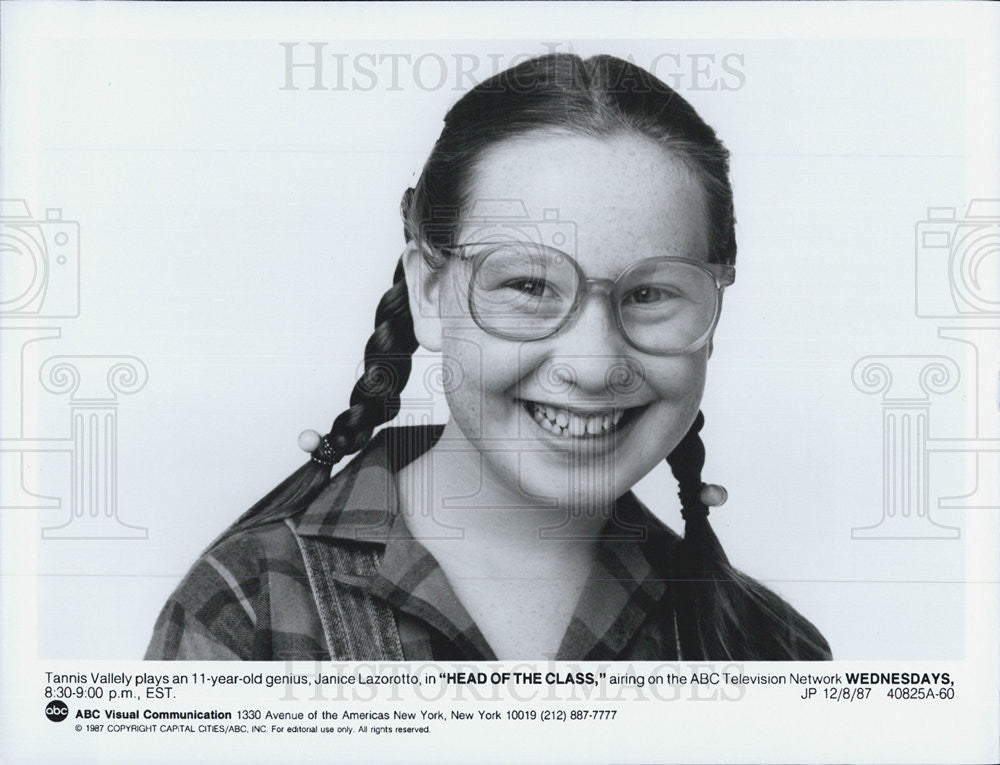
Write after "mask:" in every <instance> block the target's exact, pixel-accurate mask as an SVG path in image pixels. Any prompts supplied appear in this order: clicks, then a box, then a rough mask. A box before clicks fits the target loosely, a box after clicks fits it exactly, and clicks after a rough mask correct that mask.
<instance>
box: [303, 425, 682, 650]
mask: <svg viewBox="0 0 1000 765" xmlns="http://www.w3.org/2000/svg"><path fill="white" fill-rule="evenodd" d="M442 431H443V427H442V426H416V427H403V428H385V429H383V430H381V431H380V432H379V433H378V434H376V435H375V437H374V438H373V439H372V440H371V442H370V443H369V444H368V446H367V447H366V448H365V449H364V450H363V451H362V452H361V453H360V454H359V455H357V457H355V458H354V460H352V461H351V463H350V464H349V465H347V467H345V468H344V469H343V470H341V471H340V472H339V473H338V474H337V475H336V476H334V478H333V479H332V480H331V481H330V483H329V485H328V486H327V487H326V489H325V490H324V491H323V492H322V493H321V494H320V495H319V497H317V498H316V499H315V500H314V501H313V502H312V504H310V506H309V507H308V509H307V510H306V512H305V513H304V514H303V515H301V516H300V517H299V518H298V520H297V523H296V532H297V533H298V534H301V535H304V536H314V537H325V538H329V539H337V540H341V541H353V542H358V543H362V544H370V545H377V546H378V547H380V548H381V549H382V550H383V553H382V557H381V561H380V564H379V567H378V570H377V572H376V574H375V575H374V576H371V577H359V576H353V575H350V574H342V573H337V574H335V576H336V578H337V579H338V580H339V581H342V582H344V583H345V584H350V585H353V586H357V587H362V588H365V589H366V590H368V591H369V592H371V593H372V594H374V595H376V596H378V597H381V598H383V599H384V600H385V601H387V602H388V603H389V604H391V605H392V606H393V607H394V608H396V609H398V610H400V611H402V612H405V613H408V614H410V615H412V616H414V617H416V618H418V619H420V620H422V621H424V622H426V623H427V624H429V625H430V626H432V627H433V628H434V629H436V630H438V631H439V632H440V633H441V634H443V635H444V636H445V637H446V638H448V639H449V640H451V641H452V642H453V643H454V644H455V645H456V646H457V647H458V648H460V649H461V651H462V652H463V653H464V654H465V655H466V656H469V657H470V658H474V659H482V660H495V659H496V656H495V654H494V653H493V650H492V649H491V648H490V646H489V644H488V643H487V642H486V639H485V638H484V637H483V635H482V633H481V632H480V631H479V628H478V627H477V626H476V624H475V623H474V622H473V620H472V617H470V616H469V614H468V612H467V611H466V609H465V607H464V606H463V605H462V604H461V602H460V601H459V600H458V597H457V596H456V595H455V593H454V591H453V590H452V588H451V585H450V584H449V583H448V580H447V577H446V576H445V573H444V571H443V570H442V569H441V567H440V565H438V562H437V560H436V559H435V558H434V557H433V556H432V555H431V554H430V552H428V550H427V549H426V548H425V547H424V546H423V545H422V544H420V542H418V541H417V540H415V539H414V538H413V536H412V535H411V534H410V532H409V530H408V529H407V527H406V524H405V523H404V522H403V519H402V515H401V514H400V512H399V494H398V490H397V488H396V473H397V472H398V471H399V470H400V469H401V468H402V467H403V466H404V465H406V464H407V463H408V462H410V461H411V460H413V459H415V458H416V457H418V456H419V455H420V454H422V453H423V452H425V451H426V450H428V449H429V448H430V447H431V446H433V444H434V442H435V441H437V439H438V438H439V437H440V436H441V432H442ZM614 518H615V519H616V520H617V521H618V523H617V524H616V526H617V527H618V529H619V530H620V531H621V533H620V534H616V535H615V538H612V536H611V535H609V534H608V533H607V531H606V532H605V536H604V537H602V538H601V539H600V540H599V541H598V545H597V554H596V559H595V562H594V567H593V569H592V571H591V574H590V578H589V580H588V582H587V583H586V585H585V586H584V590H583V593H582V595H581V597H580V600H579V602H578V603H577V606H576V609H575V612H574V615H573V617H572V619H571V620H570V624H569V627H568V628H567V630H566V634H565V635H564V636H563V640H562V644H561V646H560V647H559V652H558V654H557V656H556V657H555V658H556V659H557V660H562V659H577V660H581V659H615V658H617V657H618V655H619V654H620V653H621V652H622V650H623V649H624V648H625V647H626V646H627V645H628V643H629V641H630V640H631V638H632V637H633V636H634V635H635V633H636V632H637V630H638V629H639V627H640V626H641V625H642V623H643V622H644V621H645V620H646V619H647V618H648V617H649V615H650V614H651V613H654V612H657V611H659V610H660V609H659V608H657V606H658V604H660V602H661V601H665V600H666V598H667V594H668V593H667V582H666V578H665V577H666V576H667V574H666V573H665V572H664V570H663V569H662V565H661V563H660V561H663V560H665V559H667V558H668V557H669V555H668V548H669V546H671V545H672V544H673V543H675V542H676V541H677V539H678V537H677V536H676V535H675V534H674V533H673V532H671V531H670V530H669V529H667V528H666V527H665V526H664V525H663V524H662V523H660V521H659V520H657V519H656V518H655V516H653V515H652V513H650V511H649V510H648V509H647V508H646V507H645V506H644V505H643V504H642V503H641V502H639V500H638V499H636V497H635V495H633V494H632V493H631V492H628V493H626V494H625V495H623V496H622V497H621V498H619V500H618V501H617V502H616V506H615V516H614ZM650 553H652V554H650Z"/></svg>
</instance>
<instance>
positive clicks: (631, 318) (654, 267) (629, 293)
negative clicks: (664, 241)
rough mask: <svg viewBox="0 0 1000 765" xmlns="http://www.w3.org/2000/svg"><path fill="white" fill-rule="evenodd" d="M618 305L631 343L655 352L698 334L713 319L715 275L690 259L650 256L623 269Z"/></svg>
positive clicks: (677, 347) (683, 344)
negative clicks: (627, 269)
mask: <svg viewBox="0 0 1000 765" xmlns="http://www.w3.org/2000/svg"><path fill="white" fill-rule="evenodd" d="M618 296H619V298H618V301H619V302H618V311H619V315H620V316H621V321H622V326H623V327H624V329H625V333H626V334H627V335H628V336H629V338H630V339H631V340H632V342H633V343H635V344H637V345H639V346H641V347H642V348H648V349H651V350H653V351H656V352H660V353H671V352H676V351H684V350H688V349H689V348H691V347H692V346H693V345H695V344H696V343H698V342H699V341H701V340H703V339H704V337H705V335H707V333H708V332H709V330H711V328H712V324H713V322H714V321H715V314H716V308H717V300H718V292H717V290H716V285H715V279H714V278H712V276H711V274H709V273H708V272H707V271H705V270H704V269H701V268H699V267H698V266H696V265H694V264H691V263H678V262H676V261H669V260H665V261H656V260H654V261H650V262H649V263H647V264H643V265H642V266H640V267H638V268H635V269H633V270H632V271H630V272H629V273H627V274H626V275H625V278H624V279H623V280H622V282H621V283H620V284H619V288H618Z"/></svg>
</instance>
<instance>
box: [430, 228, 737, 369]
mask: <svg viewBox="0 0 1000 765" xmlns="http://www.w3.org/2000/svg"><path fill="white" fill-rule="evenodd" d="M468 250H474V252H473V253H472V254H467V251H468ZM441 252H443V253H444V254H446V255H457V256H458V257H459V258H461V259H462V260H469V261H471V263H472V274H471V276H470V278H469V311H470V312H471V314H472V318H473V319H474V320H475V322H476V324H478V325H479V327H480V328H481V329H483V330H484V331H485V332H488V333H489V334H491V335H494V336H495V337H500V338H504V339H507V340H541V339H543V338H546V337H550V336H551V335H554V334H555V333H556V332H558V331H559V330H560V329H562V328H563V327H565V326H566V325H567V324H568V323H569V322H570V321H572V319H573V317H574V316H576V314H577V313H578V312H579V310H580V308H581V306H582V305H583V302H584V299H585V298H586V296H587V294H588V293H590V292H591V291H594V292H602V293H604V294H605V295H607V297H608V300H609V302H610V305H611V310H612V313H613V315H614V317H615V322H616V324H617V325H618V329H619V330H620V331H621V333H622V336H623V337H624V338H625V340H626V341H628V343H629V345H631V346H632V347H633V348H636V349H638V350H640V351H643V352H644V353H650V354H655V355H658V356H674V355H680V354H685V353H692V352H694V351H696V350H698V349H699V348H701V347H702V346H704V345H705V343H706V342H708V339H709V338H710V337H711V336H712V332H713V331H714V330H715V325H716V324H717V323H718V321H719V312H720V310H721V307H722V291H723V290H724V289H725V288H726V287H728V286H730V285H731V284H733V282H734V281H735V280H736V269H735V268H734V267H733V266H728V265H721V264H717V263H704V262H701V261H698V260H691V259H688V258H674V257H660V258H648V259H646V260H640V261H638V262H636V263H633V264H632V265H631V266H629V267H628V268H626V269H625V270H624V271H622V272H621V274H619V275H618V278H617V279H588V278H587V277H586V275H585V274H584V272H583V269H582V268H580V265H579V263H577V262H576V261H575V260H574V259H573V258H572V257H571V256H569V255H568V254H566V253H565V252H562V251H561V250H557V249H555V248H554V247H549V246H547V245H542V244H536V243H533V242H519V241H505V242H466V243H463V244H458V245H454V246H452V247H447V248H441Z"/></svg>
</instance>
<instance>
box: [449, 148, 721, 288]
mask: <svg viewBox="0 0 1000 765" xmlns="http://www.w3.org/2000/svg"><path fill="white" fill-rule="evenodd" d="M470 191H471V196H472V200H471V201H472V204H471V206H470V208H469V209H468V212H467V214H466V215H465V216H464V218H463V221H462V231H461V232H460V237H459V238H460V241H474V240H475V239H474V238H475V237H477V236H479V237H482V236H488V237H489V238H490V239H495V238H497V237H505V236H506V234H507V233H508V232H509V233H510V235H511V237H512V238H521V239H530V240H533V241H534V240H540V241H541V242H542V243H544V244H550V245H553V246H556V247H558V248H559V249H561V250H565V251H566V252H569V253H570V254H571V255H573V256H574V257H575V258H577V260H578V261H579V262H580V264H581V265H582V266H583V267H584V269H586V270H588V272H591V273H592V274H593V275H595V276H596V275H598V274H599V273H600V274H601V275H609V276H613V275H615V274H616V273H617V272H618V271H620V270H621V269H622V268H624V267H625V266H626V265H628V264H629V263H632V262H634V261H636V260H640V259H642V258H649V257H656V256H662V255H670V256H675V257H687V258H694V259H698V260H707V259H708V252H709V242H708V230H709V229H708V216H707V214H706V209H705V202H704V193H703V191H702V188H701V184H700V183H699V181H698V180H697V179H696V178H695V177H694V176H693V174H692V173H691V172H690V170H689V169H688V168H687V166H686V165H685V164H684V163H683V162H681V161H680V160H679V159H678V158H677V157H676V156H674V155H673V154H672V153H671V152H670V151H669V150H667V149H665V148H664V147H662V146H660V145H659V144H656V143H654V142H653V141H652V140H651V139H649V138H646V137H645V136H641V135H635V134H622V135H616V136H611V137H591V136H578V135H553V134H546V133H533V134H528V135H527V136H524V137H521V138H517V139H510V140H508V141H505V142H504V143H502V144H499V145H497V146H495V147H492V148H491V149H489V150H487V151H486V152H484V153H483V155H482V156H481V157H480V159H479V161H478V163H477V165H476V167H475V170H474V171H473V174H472V183H471V186H470ZM470 237H473V238H471V239H470Z"/></svg>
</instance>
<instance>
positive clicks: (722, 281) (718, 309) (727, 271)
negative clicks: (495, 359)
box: [435, 240, 736, 356]
mask: <svg viewBox="0 0 1000 765" xmlns="http://www.w3.org/2000/svg"><path fill="white" fill-rule="evenodd" d="M499 244H529V245H532V246H533V247H538V248H541V249H543V250H549V251H552V252H554V253H558V254H559V255H561V256H563V257H565V258H566V259H567V260H568V261H569V262H570V263H571V264H572V266H573V268H574V269H575V270H576V274H577V290H576V295H575V296H574V298H573V304H572V305H571V306H570V308H569V310H568V311H567V312H566V315H565V316H564V317H563V318H562V319H561V320H560V321H559V323H558V324H556V325H555V327H554V328H553V329H551V330H549V331H547V332H546V333H545V334H543V335H539V336H538V337H521V336H518V335H512V334H508V333H505V332H504V331H503V330H500V329H497V328H495V327H488V326H485V324H484V321H483V319H482V317H481V316H480V315H479V312H478V311H477V310H476V306H475V303H474V301H473V299H472V295H473V292H474V290H473V289H472V284H473V283H474V282H475V279H476V274H477V273H478V272H479V267H480V266H481V265H482V263H483V261H485V260H486V258H488V257H489V256H490V254H491V251H489V250H486V251H483V252H480V253H479V254H478V255H475V256H473V257H472V258H471V260H472V275H471V276H470V277H469V296H468V305H469V313H470V314H471V315H472V319H473V321H475V322H476V325H477V326H478V327H479V328H480V329H481V330H483V332H486V333H487V334H490V335H493V336H494V337H499V338H501V339H503V340H517V341H521V342H528V343H530V342H535V341H536V340H544V339H546V338H548V337H552V336H553V335H555V334H557V333H558V332H559V331H560V330H562V329H564V328H565V327H566V326H567V325H568V324H569V323H570V322H571V321H572V320H573V319H574V318H575V317H576V315H577V314H578V313H579V312H580V308H581V306H582V305H583V302H584V299H585V298H586V297H587V295H589V294H590V293H591V292H594V291H601V292H603V293H604V294H605V295H606V296H607V298H608V303H609V304H610V306H611V314H612V315H613V316H614V318H615V324H616V325H617V326H618V332H619V334H620V335H621V336H622V337H623V338H624V339H625V342H627V343H628V344H629V345H630V346H632V347H633V348H635V349H636V350H638V351H642V352H643V353H648V354H650V355H652V356H683V355H685V354H688V353H694V352H695V351H697V350H699V349H701V348H702V347H704V345H705V343H707V342H708V340H709V339H710V338H711V337H712V335H713V334H714V333H715V328H716V327H717V326H718V324H719V317H720V316H721V315H722V293H723V291H724V290H725V289H726V287H731V286H732V285H733V284H734V283H735V281H736V267H735V266H732V265H729V264H726V263H706V262H704V261H701V260H694V259H692V258H682V257H674V256H669V255H665V256H659V257H652V258H644V259H642V260H638V261H636V262H635V263H632V264H631V265H629V266H627V267H626V268H625V269H624V270H623V271H622V272H621V273H619V274H618V276H616V277H615V278H614V279H590V278H588V277H587V275H586V273H584V271H583V268H582V266H580V264H579V263H577V261H576V258H574V257H573V256H572V255H570V254H569V253H568V252H564V251H562V250H560V249H558V248H556V247H551V246H550V245H547V244H538V243H537V242H525V241H521V240H508V241H500V242H497V241H493V242H462V243H460V244H454V245H451V246H448V247H436V248H435V249H437V251H438V252H440V253H441V254H443V255H445V256H449V257H451V256H455V257H458V258H459V259H460V260H463V261H468V260H469V257H467V256H464V255H463V254H462V252H461V251H462V250H464V249H465V248H467V247H484V246H488V245H499ZM652 261H656V262H664V261H667V262H671V263H685V264H687V265H691V266H695V267H696V268H698V269H700V270H702V271H704V272H705V273H706V274H708V275H709V276H710V277H711V278H712V280H713V281H714V282H715V295H716V299H715V315H714V316H713V317H712V321H711V323H710V324H709V326H708V329H706V330H705V332H704V333H703V334H702V335H701V337H699V338H698V339H697V340H695V341H693V342H692V343H690V344H688V346H687V347H685V348H683V349H681V350H677V351H658V350H654V349H652V348H648V347H646V346H643V345H641V344H639V343H637V342H636V341H635V340H633V339H632V338H631V337H629V334H628V332H627V331H626V330H625V325H624V323H623V322H622V317H621V310H620V306H619V302H620V301H619V300H616V299H614V298H615V297H618V298H620V297H621V296H620V295H618V296H616V295H615V292H616V290H617V289H618V287H619V286H620V284H621V283H622V281H623V279H624V277H625V276H627V275H628V274H629V273H631V272H632V271H634V270H636V269H637V268H639V267H641V266H643V265H646V264H648V263H650V262H652Z"/></svg>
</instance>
